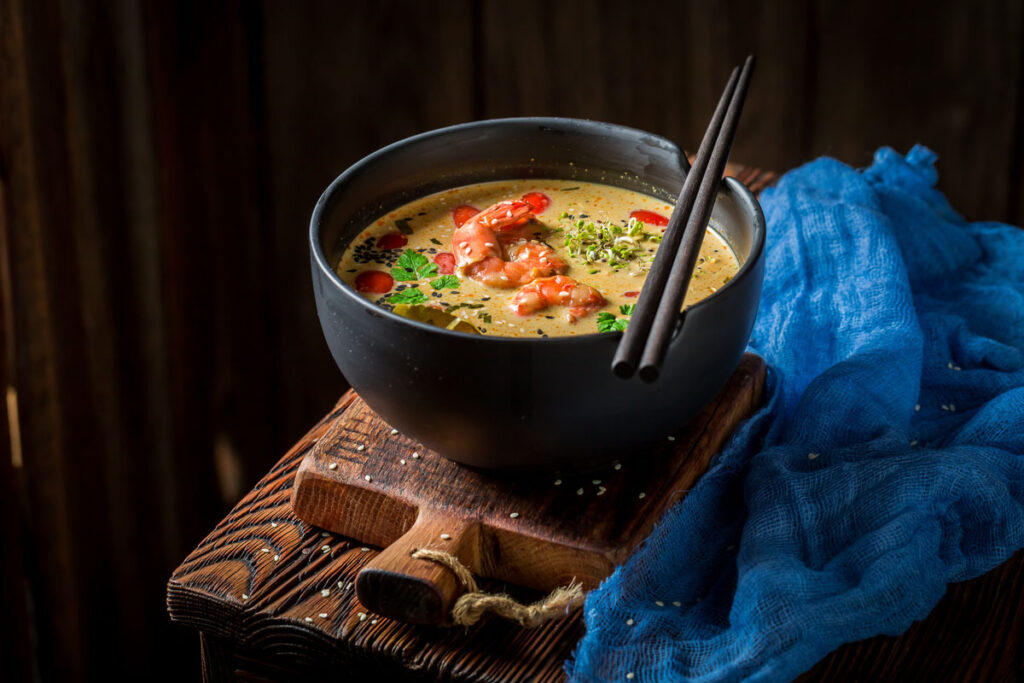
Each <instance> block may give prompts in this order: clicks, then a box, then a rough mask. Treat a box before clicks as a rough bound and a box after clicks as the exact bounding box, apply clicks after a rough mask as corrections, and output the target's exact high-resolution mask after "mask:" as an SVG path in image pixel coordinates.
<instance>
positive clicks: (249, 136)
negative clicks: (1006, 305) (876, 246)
mask: <svg viewBox="0 0 1024 683" xmlns="http://www.w3.org/2000/svg"><path fill="white" fill-rule="evenodd" d="M1022 13H1024V12H1022V7H1021V4H1020V3H1019V2H1018V1H1016V0H994V1H993V2H990V3H984V4H982V5H978V6H977V7H975V6H974V5H970V4H964V3H957V2H955V1H954V0H939V1H936V2H929V3H924V2H921V1H920V0H917V1H915V2H913V3H911V4H907V3H891V2H885V1H884V0H871V1H870V2H864V3H856V4H850V3H847V4H846V5H840V4H838V3H834V2H832V3H828V2H822V1H821V0H793V1H787V0H765V1H755V0H696V1H695V2H688V3H679V2H675V1H673V0H645V1H638V2H634V3H628V4H627V3H616V2H612V0H601V1H599V2H593V3H591V2H581V1H575V0H565V2H559V3H545V2H539V1H537V0H524V1H523V2H519V3H501V2H484V1H483V0H454V1H451V2H449V1H447V0H431V1H429V2H418V3H402V2H388V3H383V4H381V3H377V2H368V1H366V0H351V1H347V2H329V1H324V0H311V1H310V2H303V3H279V2H270V1H269V0H264V2H262V3H248V2H238V1H237V0H228V1H227V2H223V3H217V4H215V5H210V4H208V3H201V2H196V1H195V0H183V1H181V2H174V3H152V2H146V3H138V2H135V1H134V0H110V1H109V2H105V3H87V4H86V3H75V2H72V1H70V0H32V1H31V2H29V1H28V0H0V184H2V186H3V197H2V211H3V213H4V230H5V231H6V233H7V238H6V239H7V244H6V253H5V254H4V255H3V261H4V263H3V264H2V268H3V269H4V270H5V271H6V275H5V277H7V278H9V284H10V287H9V292H8V295H9V297H10V302H11V305H10V309H9V310H8V311H7V313H8V315H7V316H6V317H5V319H4V327H5V329H4V334H5V335H6V336H7V341H9V347H8V351H9V353H10V357H11V365H10V367H9V375H8V381H9V382H10V383H11V385H12V386H13V387H14V388H15V389H16V390H17V393H18V396H19V406H20V418H19V425H18V426H19V428H20V430H19V431H20V434H21V437H22V444H23V453H24V464H23V467H22V468H20V469H19V470H17V471H16V473H15V476H13V477H11V480H10V481H9V482H7V484H9V485H10V486H11V487H13V489H14V491H13V492H12V494H11V498H10V500H12V501H13V500H14V498H15V497H17V499H18V500H20V501H21V503H20V505H21V512H22V513H23V514H21V515H18V516H17V518H16V519H15V518H10V519H9V520H8V522H9V523H10V524H11V525H15V524H17V525H18V529H17V531H16V532H15V531H14V529H13V526H12V528H11V529H12V531H11V534H12V536H11V538H12V539H13V538H19V539H21V542H22V545H21V548H22V551H23V552H22V555H21V560H20V561H19V560H18V559H17V558H16V557H14V555H15V553H14V552H13V551H9V553H8V556H7V562H8V564H7V565H6V566H7V567H9V568H10V570H11V571H12V572H14V573H19V572H20V575H21V579H22V585H23V586H27V587H28V593H29V595H28V597H27V599H28V600H29V601H30V604H31V608H32V609H31V611H30V615H29V618H28V619H27V620H25V619H21V618H20V617H18V616H15V615H16V612H9V613H5V615H4V617H0V618H2V619H5V621H8V624H7V628H6V629H5V630H6V631H9V632H12V633H19V634H20V635H19V636H18V638H19V640H18V642H26V641H27V642H29V643H36V644H37V646H36V649H35V650H33V651H32V652H31V654H30V656H31V657H32V658H33V659H34V662H33V663H30V664H29V665H28V667H29V668H30V669H36V670H37V673H38V677H39V678H40V679H41V680H44V681H46V680H66V679H68V678H82V677H85V678H101V677H112V676H114V675H116V674H117V673H124V672H134V671H138V670H140V669H141V668H142V667H144V666H147V665H148V663H150V662H153V661H159V662H161V663H162V666H161V667H160V668H159V672H156V670H154V676H162V677H165V678H167V679H171V680H180V679H183V678H187V677H189V676H191V675H192V674H193V673H194V671H195V670H196V663H195V659H196V657H197V654H196V652H195V648H194V644H195V643H194V638H193V637H192V635H191V634H190V633H188V631H187V630H186V629H179V628H175V627H174V626H172V625H170V624H169V623H168V622H167V620H166V615H165V613H164V610H163V605H162V602H161V600H160V596H159V591H156V592H154V591H153V586H156V585H159V584H161V583H162V582H163V581H164V579H165V578H166V576H167V574H168V572H170V571H171V570H172V569H173V567H174V566H176V564H177V563H178V562H179V561H180V559H181V557H182V556H183V554H184V553H185V552H186V551H187V550H188V549H189V548H192V547H193V545H194V543H195V541H196V540H197V539H198V538H200V537H202V535H203V534H204V533H205V532H206V531H207V530H208V529H209V528H210V527H211V526H212V525H213V524H214V523H216V521H217V520H218V519H220V518H221V517H222V516H223V514H224V511H225V510H226V509H227V508H228V506H230V505H231V504H232V503H234V502H236V501H237V500H238V498H239V497H240V496H241V495H242V493H243V492H244V491H246V490H248V489H249V488H250V487H251V486H252V485H253V484H254V483H255V482H256V481H257V480H258V479H259V477H261V476H262V475H263V474H264V473H265V472H266V471H267V469H268V468H270V467H271V466H272V465H273V464H274V463H275V462H276V461H277V460H278V457H279V455H280V453H281V452H283V451H284V450H285V449H286V448H288V447H289V446H290V445H291V444H292V443H294V441H295V440H296V438H297V437H298V436H299V435H301V434H302V433H303V432H304V431H305V430H306V428H307V427H308V425H309V424H311V423H312V422H313V421H314V420H316V419H318V418H319V416H321V415H322V414H323V413H324V412H325V411H326V410H328V409H329V407H330V406H331V405H332V403H333V401H334V399H335V398H336V397H337V396H338V395H340V394H341V392H343V391H344V389H345V382H344V379H343V378H342V377H341V376H339V375H338V374H337V373H336V372H334V371H333V365H332V364H331V360H330V357H329V354H328V352H327V349H326V346H325V345H324V344H323V341H322V338H321V333H320V329H319V325H318V322H317V320H316V314H315V310H314V306H313V302H312V297H311V295H310V294H311V293H310V284H309V272H308V254H307V251H306V249H307V247H306V237H305V235H306V226H307V224H308V219H309V214H310V212H311V209H312V207H313V204H314V202H315V201H316V198H317V196H318V195H319V194H320V192H321V191H322V190H323V189H324V187H326V185H327V183H328V182H329V181H330V180H331V179H333V178H334V177H335V176H336V175H337V174H338V173H339V172H340V171H342V170H343V169H344V168H345V167H347V166H348V165H349V164H351V163H352V162H353V161H356V160H357V159H358V158H360V157H361V156H362V155H364V154H366V153H368V152H371V151H373V150H374V149H376V148H378V147H379V146H381V145H383V144H385V143H387V142H390V141H393V140H395V139H398V138H401V137H404V136H407V135H412V134H415V133H418V132H422V131H423V130H426V129H430V128H434V127H437V126H442V125H447V124H450V123H457V122H459V121H465V120H470V119H479V118H484V117H488V116H498V115H503V116H504V115H526V114H545V115H551V114H562V115H578V116H585V117H588V118H595V119H604V120H610V121H615V122H618V123H624V124H629V125H633V126H637V127H640V128H643V129H646V130H651V131H653V132H656V133H660V134H663V135H666V136H668V137H670V138H671V139H673V140H676V141H678V142H679V144H681V145H682V146H684V147H691V148H692V147H695V146H696V142H697V140H699V136H700V132H701V131H702V130H703V126H704V124H705V123H706V120H707V117H708V115H709V113H710V111H711V108H712V105H713V98H714V96H715V95H717V93H718V92H719V91H720V89H721V84H722V81H723V80H724V79H725V77H726V75H727V73H728V67H729V66H731V65H732V64H733V63H735V62H737V61H738V60H739V59H740V58H742V57H743V56H744V55H745V54H747V53H748V52H756V53H757V55H758V71H757V75H756V76H755V81H754V84H753V89H752V91H751V93H750V100H749V102H748V106H747V111H746V113H745V114H744V122H743V126H742V127H741V130H740V131H739V134H738V137H737V140H736V147H735V156H736V157H737V158H744V159H746V160H748V161H752V162H754V163H756V164H759V165H762V166H765V167H768V168H778V169H788V168H791V167H793V166H795V165H797V164H799V163H802V162H804V161H806V160H809V159H811V158H813V157H814V156H817V155H819V154H832V155H834V156H837V157H839V158H840V159H841V160H843V161H845V162H848V163H851V164H854V165H864V164H866V163H868V161H869V155H870V152H871V151H872V150H873V149H874V148H875V147H876V146H877V145H879V144H891V145H894V146H896V148H897V149H899V150H900V151H904V150H905V149H906V147H907V146H908V145H909V144H911V143H912V142H916V141H924V142H926V143H928V144H929V145H931V146H932V147H933V149H935V151H936V152H938V153H939V155H940V159H939V166H938V168H939V171H940V174H941V179H940V183H939V187H940V189H943V190H945V191H948V192H949V193H950V196H951V198H952V200H953V204H954V207H955V208H956V209H957V210H958V211H961V212H962V213H964V214H965V215H967V216H969V217H972V218H975V219H997V220H1009V221H1011V222H1020V221H1021V220H1022V219H1024V162H1022V161H1021V160H1022V159H1024V115H1022V112H1024V89H1022V88H1021V76H1022V73H1024V72H1022V68H1021V65H1022V64H1024V17H1022ZM595 36H596V38H595ZM1007 169H1008V170H1007ZM139 482H144V483H145V486H140V485H138V484H139ZM6 493H7V491H6V490H5V495H6ZM5 500H6V498H5ZM982 597H984V596H982ZM985 623H986V624H988V623H990V622H985ZM1007 628H1010V626H1007V625H1006V624H1004V628H1001V629H995V630H997V631H999V632H1000V633H1002V632H1004V631H1005V630H1006V629H1007ZM13 647H14V648H15V649H16V650H17V651H18V652H26V651H27V650H26V649H25V648H21V647H19V646H13ZM182 653H188V654H187V655H183V654H182ZM14 677H15V678H17V676H16V675H15V676H14Z"/></svg>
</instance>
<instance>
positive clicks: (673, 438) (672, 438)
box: [668, 436, 676, 441]
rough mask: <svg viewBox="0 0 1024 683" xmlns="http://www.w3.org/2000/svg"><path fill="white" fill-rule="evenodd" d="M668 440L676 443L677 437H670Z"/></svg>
mask: <svg viewBox="0 0 1024 683" xmlns="http://www.w3.org/2000/svg"><path fill="white" fill-rule="evenodd" d="M668 440H669V441H675V440H676V437H674V436H670V437H668Z"/></svg>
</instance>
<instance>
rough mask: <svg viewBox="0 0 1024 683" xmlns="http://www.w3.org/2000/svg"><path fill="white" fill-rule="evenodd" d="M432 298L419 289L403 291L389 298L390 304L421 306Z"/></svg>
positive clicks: (412, 288) (413, 288)
mask: <svg viewBox="0 0 1024 683" xmlns="http://www.w3.org/2000/svg"><path fill="white" fill-rule="evenodd" d="M429 298H430V297H428V296H427V295H426V294H424V293H423V292H422V291H420V289H419V288H418V287H411V288H409V289H403V290H402V291H401V292H395V293H394V294H392V295H391V296H389V297H388V303H389V304H421V303H423V302H424V301H427V300H428V299H429Z"/></svg>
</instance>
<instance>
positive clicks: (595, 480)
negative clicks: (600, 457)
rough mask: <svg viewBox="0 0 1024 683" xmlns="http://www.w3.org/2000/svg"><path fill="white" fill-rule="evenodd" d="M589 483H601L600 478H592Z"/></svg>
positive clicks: (595, 484)
mask: <svg viewBox="0 0 1024 683" xmlns="http://www.w3.org/2000/svg"><path fill="white" fill-rule="evenodd" d="M590 483H591V484H593V485H594V486H597V485H598V484H600V483H601V480H600V479H594V480H592V481H591V482H590Z"/></svg>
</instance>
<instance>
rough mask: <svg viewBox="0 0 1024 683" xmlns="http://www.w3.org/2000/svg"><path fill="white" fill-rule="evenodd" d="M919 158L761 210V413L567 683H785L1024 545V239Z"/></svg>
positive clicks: (644, 560)
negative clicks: (949, 196)
mask: <svg viewBox="0 0 1024 683" xmlns="http://www.w3.org/2000/svg"><path fill="white" fill-rule="evenodd" d="M934 162H935V155H934V154H933V153H932V152H931V151H929V150H928V149H926V148H924V147H921V146H918V147H915V148H914V149H913V150H911V151H910V153H909V154H907V155H906V157H903V156H900V155H899V154H897V153H895V152H894V151H893V150H891V149H888V148H882V149H880V150H879V151H878V152H877V153H876V155H875V159H874V163H873V165H872V166H871V167H869V168H867V169H866V170H863V171H856V170H854V169H851V168H850V167H848V166H846V165H844V164H842V163H839V162H838V161H835V160H833V159H828V158H822V159H818V160H816V161H814V162H811V163H809V164H807V165H805V166H803V167H801V168H799V169H796V170H794V171H792V172H790V173H788V174H786V175H785V176H783V177H782V179H781V180H780V181H779V183H778V185H777V186H776V187H774V188H772V189H769V190H767V191H766V192H765V193H764V195H763V196H762V198H761V204H762V206H763V207H764V211H765V216H766V218H767V220H768V242H767V254H766V256H767V270H766V276H765V283H764V293H763V297H762V301H761V308H760V311H759V314H758V318H757V322H756V324H755V328H754V332H753V335H752V337H753V338H752V340H751V342H750V347H751V350H752V351H755V352H757V353H759V354H761V355H762V356H763V357H764V358H765V359H766V360H767V361H768V364H769V369H770V370H769V376H768V386H767V396H768V398H767V402H766V406H765V407H764V408H763V409H762V410H760V411H759V412H758V413H757V414H756V415H755V416H753V417H752V418H751V419H750V420H748V421H747V422H746V423H745V424H744V425H743V426H742V427H741V429H740V430H739V431H738V432H737V434H736V435H735V436H734V437H733V438H732V439H731V441H730V442H729V444H728V445H727V447H726V448H725V449H724V450H723V452H722V453H721V455H720V456H719V457H718V458H717V459H716V460H715V462H714V464H713V466H712V468H711V469H710V470H709V472H708V473H707V474H706V475H705V476H704V477H703V478H702V479H701V480H700V482H699V483H698V485H697V486H695V487H694V489H693V491H692V492H691V493H690V494H689V495H688V496H687V497H686V498H685V500H684V501H683V502H682V503H680V504H679V505H677V506H675V507H674V508H673V509H671V510H670V511H669V512H668V513H667V514H666V516H665V517H664V519H663V520H662V521H661V522H660V523H659V525H658V526H657V527H656V528H655V530H654V532H653V533H652V535H651V536H650V537H649V538H648V540H647V541H646V543H645V544H644V545H643V546H642V547H641V548H640V549H639V550H638V551H637V552H636V553H635V554H634V555H633V557H632V558H631V559H630V560H629V561H628V562H627V563H626V564H625V565H624V566H622V567H620V568H619V569H618V570H617V571H616V572H615V573H614V575H613V576H611V577H610V578H609V579H608V580H607V581H606V582H605V583H604V584H603V585H602V586H601V587H600V588H599V589H597V590H595V591H593V592H591V594H590V595H589V596H588V598H587V600H586V603H585V605H584V610H585V620H586V626H587V630H586V635H585V636H584V638H583V639H582V641H581V642H580V644H579V645H578V647H577V650H576V652H575V654H574V658H573V659H572V660H570V661H569V662H567V664H566V669H567V671H568V673H569V675H570V677H571V678H572V679H573V680H576V681H605V680H609V681H610V680H617V681H623V680H629V678H632V679H633V680H637V681H682V680H692V681H702V682H710V681H743V680H749V681H788V680H791V679H793V678H794V677H796V676H797V675H799V674H800V673H801V672H803V671H805V670H807V669H809V668H810V667H811V666H813V665H814V663H815V662H816V661H818V660H819V659H821V658H822V657H824V656H825V655H826V654H827V653H828V652H830V651H831V650H833V649H835V648H836V647H837V646H838V645H840V644H842V643H844V642H848V641H853V640H860V639H862V638H867V637H869V636H873V635H877V634H880V633H884V634H891V635H894V634H898V633H900V632H902V631H904V630H906V629H907V628H908V627H909V626H910V625H911V623H912V622H914V621H915V620H920V619H922V618H924V617H925V615H927V614H928V612H929V611H930V610H931V608H932V607H933V606H934V605H935V603H936V602H937V601H938V600H939V598H940V597H942V595H943V593H944V592H945V587H946V584H947V583H950V582H954V581H963V580H965V579H969V578H972V577H975V576H978V575H979V574H982V573H984V572H986V571H988V570H990V569H992V568H993V567H995V566H996V565H998V564H999V563H1001V562H1003V561H1004V560H1006V559H1007V558H1009V557H1010V556H1011V555H1012V554H1013V553H1014V551H1015V550H1017V549H1018V548H1021V547H1022V546H1024V455H1022V454H1024V231H1022V230H1020V229H1018V228H1014V227H1012V226H1007V225H1001V224H997V223H970V222H967V221H964V220H963V219H962V218H961V217H960V216H958V215H957V214H956V213H955V212H954V211H953V210H952V209H951V208H950V206H949V204H948V203H947V201H946V199H945V198H944V197H943V195H942V194H941V193H939V192H938V191H937V190H936V189H934V186H935V183H936V180H937V174H936V171H935V169H934ZM629 673H632V674H633V676H632V677H629V676H627V674H629Z"/></svg>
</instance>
